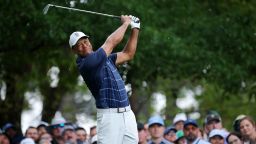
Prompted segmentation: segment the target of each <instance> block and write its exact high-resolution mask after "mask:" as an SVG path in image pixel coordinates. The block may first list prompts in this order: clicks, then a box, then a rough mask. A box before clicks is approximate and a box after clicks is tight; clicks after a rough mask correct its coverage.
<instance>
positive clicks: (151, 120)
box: [148, 115, 164, 127]
mask: <svg viewBox="0 0 256 144" xmlns="http://www.w3.org/2000/svg"><path fill="white" fill-rule="evenodd" d="M153 124H160V125H162V126H164V120H163V119H162V118H161V117H160V116H158V115H157V116H152V117H151V118H149V120H148V126H149V127H150V126H151V125H153Z"/></svg>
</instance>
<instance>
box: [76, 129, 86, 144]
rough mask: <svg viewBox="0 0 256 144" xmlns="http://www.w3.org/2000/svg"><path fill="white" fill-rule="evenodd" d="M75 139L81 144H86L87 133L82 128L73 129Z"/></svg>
mask: <svg viewBox="0 0 256 144" xmlns="http://www.w3.org/2000/svg"><path fill="white" fill-rule="evenodd" d="M75 131H76V136H77V139H78V140H80V141H81V142H82V143H83V144H88V140H87V132H86V130H85V129H84V128H82V127H78V128H76V129H75Z"/></svg>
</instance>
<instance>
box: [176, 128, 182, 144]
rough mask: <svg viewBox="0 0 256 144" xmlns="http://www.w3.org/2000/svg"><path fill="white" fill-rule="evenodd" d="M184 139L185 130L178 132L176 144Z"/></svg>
mask: <svg viewBox="0 0 256 144" xmlns="http://www.w3.org/2000/svg"><path fill="white" fill-rule="evenodd" d="M183 137H184V132H183V130H178V131H177V132H176V140H175V142H177V141H178V140H180V139H181V138H183Z"/></svg>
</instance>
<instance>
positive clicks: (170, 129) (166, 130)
mask: <svg viewBox="0 0 256 144" xmlns="http://www.w3.org/2000/svg"><path fill="white" fill-rule="evenodd" d="M170 131H174V132H175V133H176V132H177V130H176V128H175V127H173V126H169V127H167V128H166V129H165V131H164V135H166V134H168V133H169V132H170Z"/></svg>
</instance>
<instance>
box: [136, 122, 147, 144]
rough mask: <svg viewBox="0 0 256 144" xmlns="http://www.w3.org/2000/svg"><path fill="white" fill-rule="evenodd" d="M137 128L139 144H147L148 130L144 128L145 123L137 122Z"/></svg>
mask: <svg viewBox="0 0 256 144" xmlns="http://www.w3.org/2000/svg"><path fill="white" fill-rule="evenodd" d="M137 130H138V136H139V144H147V137H148V135H147V132H146V130H145V128H144V124H142V123H140V122H137Z"/></svg>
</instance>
